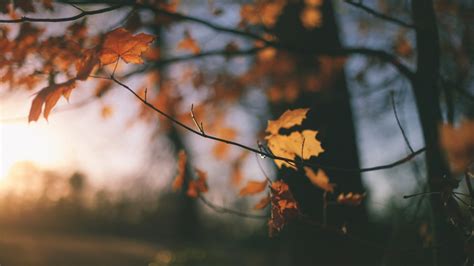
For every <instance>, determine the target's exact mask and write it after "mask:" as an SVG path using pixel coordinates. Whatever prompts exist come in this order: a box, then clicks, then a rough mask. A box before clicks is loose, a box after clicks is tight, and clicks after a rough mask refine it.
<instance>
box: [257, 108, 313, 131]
mask: <svg viewBox="0 0 474 266" xmlns="http://www.w3.org/2000/svg"><path fill="white" fill-rule="evenodd" d="M308 111H309V109H308V108H300V109H295V110H287V111H286V112H284V113H283V114H282V115H281V116H280V117H279V118H278V119H277V120H268V126H267V129H266V131H267V132H268V133H270V134H271V135H277V134H278V131H279V130H280V129H281V128H290V127H293V126H297V125H301V123H302V122H303V120H304V119H305V118H306V114H307V113H308Z"/></svg>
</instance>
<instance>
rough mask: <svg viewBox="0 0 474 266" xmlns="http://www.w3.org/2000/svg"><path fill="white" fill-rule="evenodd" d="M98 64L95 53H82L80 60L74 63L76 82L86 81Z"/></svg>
mask: <svg viewBox="0 0 474 266" xmlns="http://www.w3.org/2000/svg"><path fill="white" fill-rule="evenodd" d="M98 63H99V59H98V58H97V54H96V51H95V50H94V49H88V50H86V51H85V52H84V53H83V56H82V59H81V60H78V61H77V62H76V71H77V74H76V78H77V79H78V80H86V79H87V78H88V77H89V75H90V74H91V72H92V70H93V69H94V67H95V66H97V64H98Z"/></svg>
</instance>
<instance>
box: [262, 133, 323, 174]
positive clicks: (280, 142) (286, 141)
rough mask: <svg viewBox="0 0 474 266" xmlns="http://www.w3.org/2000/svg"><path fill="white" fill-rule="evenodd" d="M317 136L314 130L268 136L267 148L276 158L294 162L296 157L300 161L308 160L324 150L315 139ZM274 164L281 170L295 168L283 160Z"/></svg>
mask: <svg viewBox="0 0 474 266" xmlns="http://www.w3.org/2000/svg"><path fill="white" fill-rule="evenodd" d="M317 134H318V132H317V131H315V130H303V132H292V133H291V134H290V135H288V136H285V135H269V136H267V137H266V139H267V145H268V148H269V149H270V150H271V151H272V153H273V154H274V155H276V156H279V157H283V158H288V159H292V160H294V159H295V158H296V156H298V157H300V158H302V159H309V158H310V157H312V156H318V155H319V154H320V153H321V152H323V151H324V149H323V148H322V147H321V143H320V142H319V141H318V140H317V139H316V135H317ZM275 164H276V165H277V166H278V167H279V168H281V167H282V166H287V167H289V168H293V169H296V167H295V166H294V165H293V164H291V163H289V162H286V161H283V160H275Z"/></svg>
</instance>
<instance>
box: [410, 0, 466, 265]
mask: <svg viewBox="0 0 474 266" xmlns="http://www.w3.org/2000/svg"><path fill="white" fill-rule="evenodd" d="M412 12H413V20H414V22H415V25H416V27H417V29H416V46H417V52H418V58H417V71H416V74H415V78H414V81H413V87H414V92H415V97H416V104H417V107H418V113H419V117H420V122H421V126H422V131H423V136H424V139H425V145H426V147H427V148H428V149H427V152H426V169H427V177H428V183H429V187H430V190H431V191H433V192H435V191H436V192H439V191H443V188H446V187H448V186H451V184H450V180H451V176H450V172H449V169H448V167H447V165H446V162H445V160H444V159H443V156H442V153H441V150H440V146H439V134H438V127H439V125H440V123H441V121H442V116H441V109H440V102H439V96H440V91H439V86H438V81H439V59H440V50H439V39H438V29H437V24H436V17H435V13H434V10H433V2H432V1H431V0H416V1H412ZM431 205H432V212H433V219H434V226H435V228H434V229H435V231H434V234H435V235H434V238H435V239H434V244H435V245H436V246H437V247H435V252H434V254H433V264H435V265H436V264H441V265H447V264H449V265H460V264H462V261H463V252H462V250H463V247H462V242H461V241H460V238H459V235H458V233H456V232H455V230H454V228H453V227H452V226H451V225H448V223H447V220H448V219H449V218H451V217H450V216H451V215H450V214H448V213H447V212H446V211H447V210H451V211H453V210H458V209H459V207H458V206H457V203H456V201H455V200H454V199H453V198H452V197H451V195H443V196H440V195H433V196H432V197H431ZM452 218H453V219H455V220H453V221H454V222H455V223H457V222H460V221H457V220H456V217H452Z"/></svg>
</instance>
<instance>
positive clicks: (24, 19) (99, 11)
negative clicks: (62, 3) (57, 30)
mask: <svg viewBox="0 0 474 266" xmlns="http://www.w3.org/2000/svg"><path fill="white" fill-rule="evenodd" d="M70 4H71V5H72V4H74V3H70ZM121 7H123V5H113V6H110V7H106V8H101V9H96V10H90V11H82V12H81V13H79V14H77V15H74V16H71V17H63V18H32V17H27V16H23V17H21V18H19V19H0V23H23V22H66V21H74V20H78V19H80V18H83V17H85V16H91V15H97V14H102V13H107V12H110V11H113V10H116V9H119V8H121Z"/></svg>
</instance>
